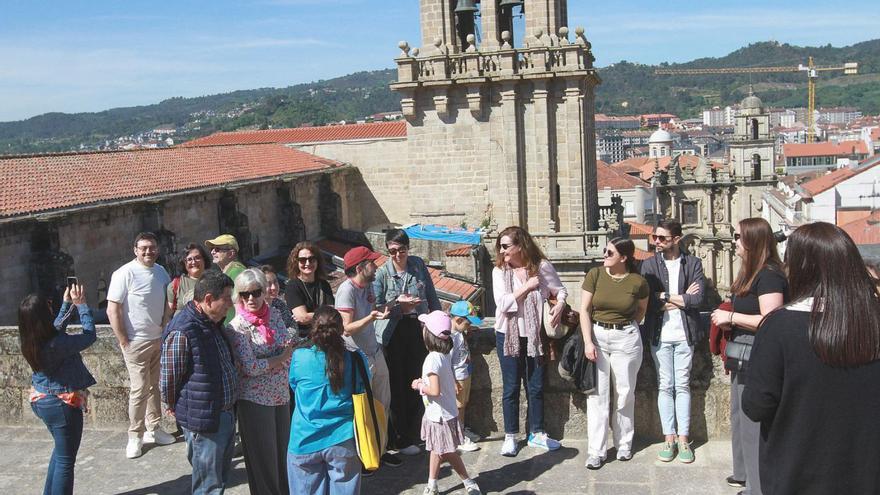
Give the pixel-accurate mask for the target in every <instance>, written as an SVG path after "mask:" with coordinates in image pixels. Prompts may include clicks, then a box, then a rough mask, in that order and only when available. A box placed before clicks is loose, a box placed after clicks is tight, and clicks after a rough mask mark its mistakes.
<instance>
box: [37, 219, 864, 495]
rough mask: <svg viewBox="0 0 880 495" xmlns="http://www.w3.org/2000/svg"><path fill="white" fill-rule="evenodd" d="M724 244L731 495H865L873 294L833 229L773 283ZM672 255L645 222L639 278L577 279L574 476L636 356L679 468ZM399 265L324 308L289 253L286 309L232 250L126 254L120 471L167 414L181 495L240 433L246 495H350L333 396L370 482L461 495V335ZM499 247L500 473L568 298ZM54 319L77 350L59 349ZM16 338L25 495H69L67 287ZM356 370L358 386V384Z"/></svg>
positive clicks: (408, 264)
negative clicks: (585, 388)
mask: <svg viewBox="0 0 880 495" xmlns="http://www.w3.org/2000/svg"><path fill="white" fill-rule="evenodd" d="M734 230H735V232H734V242H735V250H736V254H737V256H739V257H740V259H741V268H740V271H739V273H738V274H737V275H736V278H735V280H734V282H733V284H732V287H731V293H732V298H731V301H730V302H729V303H726V304H723V305H722V306H720V307H719V308H718V309H715V310H714V311H713V312H712V314H711V321H712V324H713V325H714V326H715V327H717V328H718V329H719V331H720V332H722V333H723V335H724V338H725V341H726V342H727V343H728V345H729V346H730V349H746V350H747V351H746V352H740V354H737V355H733V354H732V353H728V354H727V356H728V357H727V358H726V361H725V367H726V369H727V370H728V371H729V372H730V375H731V401H730V403H731V435H732V445H733V473H732V475H731V476H730V477H728V478H727V483H728V484H730V485H731V486H739V487H742V488H744V491H743V492H741V493H745V494H760V493H767V494H788V493H828V492H830V491H832V490H835V489H836V490H843V491H845V492H848V493H875V492H877V491H878V490H880V474H878V473H877V471H876V470H875V469H874V468H873V465H872V464H873V459H876V456H877V454H880V447H878V445H880V434H878V433H874V429H873V428H870V427H868V426H867V424H866V419H867V418H869V417H872V413H873V412H874V411H876V410H878V408H880V395H878V394H871V393H870V390H872V389H873V388H872V384H873V383H877V380H878V379H880V364H878V363H880V302H878V297H880V295H878V288H877V285H876V279H875V278H873V273H871V272H869V270H868V269H867V268H866V266H865V263H864V261H863V260H862V258H861V257H860V255H859V253H858V250H857V249H856V247H855V245H854V243H853V242H852V240H851V239H850V238H849V237H848V236H847V235H846V234H845V233H844V232H843V231H842V230H840V229H839V228H837V227H835V226H833V225H830V224H826V223H815V224H809V225H805V226H802V227H800V228H798V229H797V230H796V231H795V232H794V233H793V234H792V235H791V236H790V237H789V239H788V244H787V250H786V259H785V261H784V262H783V260H781V259H780V257H779V255H778V252H777V247H776V244H777V240H776V238H775V237H774V234H773V232H772V230H771V229H770V226H769V224H767V222H766V221H764V220H762V219H757V218H751V219H746V220H743V221H742V222H739V224H738V225H736V226H735V229H734ZM681 241H682V229H681V225H680V224H679V223H678V222H676V221H673V220H666V221H661V222H660V223H658V225H657V226H656V227H655V229H654V231H653V234H652V235H651V243H652V245H653V247H654V251H655V253H654V256H653V257H651V258H649V259H647V260H644V261H642V262H641V263H640V265H638V264H637V263H636V258H635V245H634V243H633V241H632V240H630V239H626V238H614V239H612V240H610V241H609V242H608V244H607V245H606V247H605V249H604V262H603V264H602V266H599V267H595V268H593V269H591V270H590V271H589V272H588V273H586V275H585V277H584V280H583V284H582V295H581V299H580V305H579V307H578V308H579V310H580V311H579V318H580V332H579V333H578V332H575V334H574V335H573V336H572V337H571V338H579V339H582V340H583V350H584V351H583V353H584V357H585V358H586V359H588V360H590V361H593V362H594V363H595V371H596V376H595V378H596V380H595V384H596V387H595V390H594V391H593V392H591V393H590V394H589V395H588V398H587V421H588V449H587V457H586V467H587V468H589V469H600V468H601V467H602V465H603V464H604V463H605V462H606V459H607V456H608V450H609V448H614V454H615V457H616V459H617V460H619V461H628V460H630V459H632V457H633V435H634V429H635V426H634V409H635V388H636V376H637V374H638V371H639V368H640V367H641V363H642V353H643V339H645V342H644V345H650V350H651V355H652V357H653V362H654V364H655V368H656V371H657V387H658V394H657V397H658V398H657V409H658V414H659V417H660V424H661V426H662V430H663V435H664V442H663V444H662V447H661V448H660V450H659V451H658V452H657V458H658V459H659V460H660V461H663V462H670V461H673V460H676V459H677V460H678V461H680V462H682V463H686V464H688V463H692V462H694V460H695V454H694V451H693V450H692V448H691V443H690V440H689V438H690V431H689V430H690V428H689V427H690V371H691V365H692V361H693V356H694V347H695V346H696V345H697V344H698V343H699V342H700V341H701V339H704V338H705V336H706V334H705V331H704V330H705V329H704V328H702V326H703V325H702V323H701V319H700V314H699V310H700V308H702V307H703V303H704V300H705V293H706V290H707V282H706V278H705V276H704V273H703V269H702V265H701V263H700V260H699V258H697V257H694V256H692V255H690V254H689V253H688V252H687V251H686V250H685V249H683V247H682V244H681ZM409 244H410V243H409V238H408V237H407V235H406V232H405V231H403V230H399V229H394V230H391V231H389V232H388V233H387V236H386V246H385V247H386V249H387V252H388V254H389V256H388V258H387V259H386V261H385V263H384V264H382V265H381V266H377V263H376V262H377V260H378V259H379V258H381V256H380V255H379V254H378V253H376V252H374V251H372V250H370V249H368V248H366V247H355V248H352V249H351V250H349V251H348V252H347V253H346V254H345V256H344V258H343V267H344V272H345V276H346V277H345V280H344V281H343V282H342V284H341V285H340V286H339V287H338V289H337V291H336V294H335V296H334V294H333V292H332V290H331V288H330V284H329V283H328V280H327V273H328V270H327V268H326V267H325V262H326V260H325V259H324V257H323V255H322V253H321V250H320V248H318V247H317V246H316V245H315V244H313V243H310V242H302V243H299V244H297V245H296V246H295V247H294V248H293V249H292V250H291V252H290V256H289V258H288V261H287V266H286V271H287V275H288V276H289V277H290V278H289V280H288V281H287V285H286V288H285V289H284V293H283V296H282V292H281V287H280V284H279V280H278V274H277V273H276V271H275V269H274V268H272V267H271V266H263V267H260V268H246V267H245V266H244V265H243V264H242V263H241V261H239V259H238V253H239V246H238V243H237V241H236V239H235V237H233V236H231V235H228V234H224V235H220V236H218V237H217V238H215V239H211V240H208V241H205V243H204V247H203V246H201V245H198V244H189V245H188V246H186V248H185V249H184V251H183V253H182V255H181V258H180V266H179V269H180V274H179V276H177V277H175V278H173V279H172V278H171V277H169V275H168V273H167V272H166V271H165V269H164V268H163V267H162V266H161V265H159V264H157V263H156V260H157V257H158V254H159V252H158V242H157V240H156V237H155V236H154V235H152V234H149V233H142V234H139V235H138V236H137V237H136V239H135V242H134V246H133V247H134V256H135V258H134V259H133V260H132V261H131V262H129V263H127V264H125V265H123V266H122V267H121V268H119V269H118V270H116V271H115V272H114V273H113V276H112V278H111V282H110V287H109V290H108V295H107V299H108V315H109V318H110V323H111V327H112V329H113V332H114V335H115V336H116V338H117V340H118V343H119V346H120V349H121V351H122V355H123V358H124V361H125V364H126V367H127V369H128V373H129V378H130V381H131V389H130V396H129V419H130V424H129V430H128V432H129V440H128V443H127V445H126V449H125V455H126V456H127V457H129V458H135V457H138V456H140V455H142V446H143V444H144V443H155V444H159V445H164V444H170V443H173V442H174V441H175V440H176V439H175V437H174V436H173V435H171V434H169V433H167V432H165V431H163V430H162V429H161V428H160V427H159V423H160V419H161V417H162V413H163V410H162V404H164V412H165V413H166V414H168V415H170V416H173V417H174V419H175V420H176V422H177V424H178V426H179V427H180V429H181V430H182V431H183V437H184V439H185V441H186V442H187V446H188V448H187V456H188V460H189V462H190V464H191V465H192V468H193V475H192V490H193V493H222V492H223V490H224V489H225V487H226V486H227V483H228V481H229V473H230V469H231V460H232V456H233V451H234V448H235V445H236V435H235V433H236V431H238V433H239V436H240V443H241V450H242V453H243V455H244V460H245V466H246V470H247V478H248V485H249V488H250V491H251V493H260V494H263V493H265V494H279V493H297V494H298V493H303V494H305V493H341V494H349V493H351V494H354V493H359V491H360V484H361V478H362V477H363V476H369V475H370V474H372V472H371V471H367V470H366V469H364V468H363V466H362V464H361V463H360V460H359V457H358V452H357V446H356V445H355V440H354V429H353V428H352V422H353V415H354V408H353V399H352V394H356V393H361V392H362V391H364V390H365V388H366V386H367V385H369V388H370V389H371V391H372V394H373V396H374V397H375V398H376V399H377V400H378V402H380V403H381V404H382V405H383V406H384V407H385V409H386V410H387V411H388V412H389V413H390V414H389V419H390V421H389V433H390V434H389V441H388V445H387V446H383V447H387V448H388V451H387V452H384V454H383V455H382V456H381V463H382V465H385V466H391V467H395V466H399V465H401V464H402V462H403V461H402V460H401V459H400V457H398V456H399V455H416V454H419V453H421V452H422V449H425V450H427V451H428V452H429V453H430V455H429V461H428V462H429V471H428V484H427V487H426V488H425V493H426V494H429V495H430V494H436V493H438V490H439V488H438V480H437V478H438V476H439V472H440V466H441V464H442V463H443V462H448V463H449V464H451V466H452V467H453V469H454V471H455V472H456V473H457V474H458V475H459V477H460V478H461V480H462V482H463V484H464V487H465V490H466V492H467V493H468V494H469V495H473V494H477V493H480V489H479V487H478V486H477V483H476V482H475V481H474V480H473V479H472V478H471V477H470V475H469V473H468V469H467V467H466V466H465V464H464V462H463V460H462V458H461V456H460V455H459V453H458V452H459V451H471V450H476V449H478V448H479V445H478V444H476V443H475V440H477V439H478V437H477V436H476V435H474V434H473V433H472V432H470V431H469V430H467V429H466V428H465V424H464V420H465V417H464V412H465V410H466V407H467V403H468V399H469V396H470V375H471V373H472V365H471V360H470V353H469V350H468V344H467V339H466V335H467V332H468V331H469V329H470V328H471V325H480V324H481V320H480V318H479V317H478V316H477V312H476V310H475V308H474V307H473V305H471V304H470V303H469V302H466V301H459V302H457V303H455V304H453V305H452V306H451V308H449V310H448V312H444V311H443V310H442V308H441V305H440V301H439V298H438V296H437V291H436V290H435V288H434V285H433V283H432V280H431V276H430V273H429V271H428V268H427V266H426V264H425V262H424V261H423V260H421V259H420V258H418V257H416V256H412V255H410V254H409V250H410V246H409ZM495 248H496V252H495V255H496V258H495V260H496V261H495V267H494V268H493V273H492V283H493V285H492V289H493V294H494V299H495V305H496V308H497V309H496V312H495V317H496V318H495V324H494V330H495V343H496V352H497V355H498V360H499V364H500V368H501V379H502V386H503V395H502V413H503V418H504V432H505V436H504V441H503V443H502V447H501V452H500V453H501V455H504V456H509V457H513V456H516V455H517V454H518V451H519V447H520V444H519V440H518V434H519V432H520V412H519V410H520V394H521V390H522V387H523V385H524V386H525V394H526V397H527V401H526V403H527V414H526V418H527V419H526V422H527V424H526V430H527V435H526V437H525V441H526V444H527V445H528V446H530V447H534V448H538V449H543V450H556V449H559V448H560V442H559V441H558V440H555V439H553V438H551V437H550V436H549V435H548V434H547V431H546V429H545V425H544V404H543V389H544V384H545V381H546V380H545V372H546V369H547V362H548V361H549V359H550V352H549V351H548V349H549V342H548V340H549V339H548V336H547V333H546V331H545V328H550V327H556V326H557V325H559V324H560V321H561V319H562V317H563V313H565V312H566V311H568V303H567V301H568V300H570V299H571V298H570V296H569V292H568V291H567V290H566V288H565V287H564V285H563V284H562V282H561V280H560V277H559V275H558V274H557V272H556V271H555V269H554V267H553V265H552V264H551V263H550V262H549V261H548V260H547V257H546V256H545V255H544V254H543V252H542V251H541V249H540V247H539V246H538V244H537V243H536V242H535V240H534V239H533V238H532V236H531V235H530V234H529V233H528V232H527V231H525V230H524V229H522V228H520V227H516V226H513V227H508V228H506V229H504V230H502V231H501V232H500V233H499V235H498V237H497V239H496V243H495ZM209 253H210V257H209ZM74 307H75V308H76V312H78V314H79V320H80V323H81V324H82V327H83V332H82V334H79V335H68V334H67V333H66V332H65V328H66V326H67V324H68V322H69V321H70V319H71V316H72V314H73V312H74ZM545 309H546V311H545ZM545 314H546V316H544V315H545ZM19 330H20V339H21V348H22V354H23V355H24V357H25V359H26V360H27V362H28V363H29V364H30V366H31V368H32V369H33V371H34V373H33V379H32V385H33V387H32V393H31V405H32V407H33V410H34V413H35V414H36V415H37V416H38V417H39V418H40V419H42V420H43V422H44V423H45V424H46V426H47V428H48V429H49V431H50V432H51V434H52V435H53V437H54V440H55V449H54V451H53V453H52V458H51V460H50V463H49V470H48V475H47V478H46V483H45V490H44V493H72V490H73V468H74V464H75V460H76V453H77V450H78V448H79V444H80V439H81V435H82V427H83V411H84V410H86V408H87V399H88V387H89V386H91V385H94V384H95V379H94V378H93V377H92V375H91V374H90V373H89V370H88V369H87V368H86V366H85V365H84V364H83V360H82V358H81V356H80V352H81V351H82V350H83V349H85V348H87V347H88V346H89V345H91V344H92V343H94V342H95V340H96V335H95V326H94V323H93V319H92V317H91V313H90V310H89V308H88V305H87V304H86V300H85V288H84V287H83V286H82V285H80V284H78V283H76V282H75V281H74V282H73V283H71V284H70V285H69V286H68V287H67V290H66V291H65V293H64V300H63V304H62V306H61V310H60V312H59V313H58V315H57V317H56V318H54V321H53V316H52V310H51V306H50V301H47V300H46V299H45V298H44V297H42V296H39V295H30V296H28V297H26V298H25V299H24V300H23V301H22V303H21V305H20V308H19ZM359 363H362V364H363V365H364V366H363V368H364V369H365V370H366V378H368V381H369V383H365V381H364V378H362V377H361V375H360V374H359V373H356V370H357V368H358V367H360V366H359ZM866 392H867V393H866ZM612 397H614V398H615V399H614V400H615V402H614V404H613V405H612V404H611V403H610V402H611V400H612ZM612 409H613V411H612ZM609 413H610V414H609ZM609 430H610V431H611V433H612V445H611V446H609V445H608V443H609V442H608V432H609ZM384 450H385V449H383V451H384ZM395 453H396V454H395Z"/></svg>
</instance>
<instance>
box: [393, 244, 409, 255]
mask: <svg viewBox="0 0 880 495" xmlns="http://www.w3.org/2000/svg"><path fill="white" fill-rule="evenodd" d="M408 249H409V248H407V247H404V246H401V247H399V248H390V249H389V250H388V254H390V255H391V256H397V255H398V254H403V253H405V252H407V250H408Z"/></svg>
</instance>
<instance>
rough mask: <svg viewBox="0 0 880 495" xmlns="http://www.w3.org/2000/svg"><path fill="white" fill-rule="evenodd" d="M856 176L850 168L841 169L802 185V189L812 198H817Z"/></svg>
mask: <svg viewBox="0 0 880 495" xmlns="http://www.w3.org/2000/svg"><path fill="white" fill-rule="evenodd" d="M854 175H856V172H855V171H853V169H851V168H849V167H844V168H839V169H837V170H835V171H833V172H829V173H827V174H825V175H823V176H821V177H818V178H816V179H813V180H810V181H807V182H804V183H803V184H801V187H802V188H803V189H804V191H806V192H807V194H809V195H810V196H815V195H817V194H821V193H823V192H825V191H827V190H829V189H831V188H832V187H834V186H836V185H837V184H840V183H841V182H843V181H845V180H846V179H849V178H850V177H852V176H854Z"/></svg>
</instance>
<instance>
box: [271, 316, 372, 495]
mask: <svg viewBox="0 0 880 495" xmlns="http://www.w3.org/2000/svg"><path fill="white" fill-rule="evenodd" d="M342 333H343V327H342V316H341V315H340V314H339V312H338V311H336V310H335V309H334V308H333V307H331V306H320V307H318V308H316V309H315V312H314V318H313V324H312V326H311V331H310V333H309V340H310V341H311V344H312V345H311V346H310V347H300V348H298V349H296V350H295V351H294V352H293V361H292V363H291V366H290V388H292V389H293V391H294V394H295V400H294V403H295V407H294V411H293V420H292V423H291V428H290V443H289V444H288V448H287V472H288V475H287V479H288V482H289V484H290V485H289V486H290V493H291V495H299V494H302V495H311V494H313V493H334V494H340V495H347V494H357V493H360V483H361V462H360V459H359V458H358V455H357V450H356V447H355V443H354V429H353V428H352V426H351V425H352V422H353V421H354V405H353V403H352V399H351V394H352V393H358V392H360V391H361V390H363V384H362V383H361V382H360V380H359V379H357V383H353V382H352V376H353V375H354V373H352V370H353V366H354V363H353V362H352V359H365V357H364V356H363V355H362V354H361V353H360V352H357V353H354V352H348V351H347V350H346V349H345V341H344V340H343V339H342Z"/></svg>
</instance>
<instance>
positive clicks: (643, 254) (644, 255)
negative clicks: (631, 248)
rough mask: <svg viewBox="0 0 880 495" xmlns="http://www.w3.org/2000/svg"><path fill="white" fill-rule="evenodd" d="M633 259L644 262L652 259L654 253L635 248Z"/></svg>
mask: <svg viewBox="0 0 880 495" xmlns="http://www.w3.org/2000/svg"><path fill="white" fill-rule="evenodd" d="M633 257H634V258H635V259H637V260H639V261H645V260H649V259H651V258H653V257H654V252H653V251H645V250H644V249H639V248H636V250H635V252H634V253H633Z"/></svg>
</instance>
